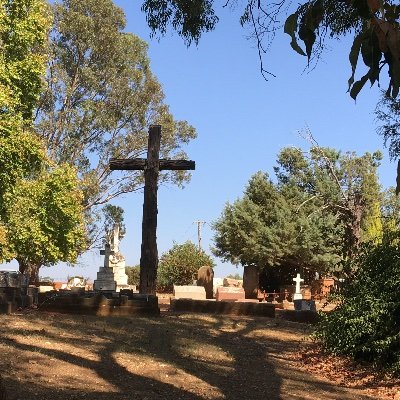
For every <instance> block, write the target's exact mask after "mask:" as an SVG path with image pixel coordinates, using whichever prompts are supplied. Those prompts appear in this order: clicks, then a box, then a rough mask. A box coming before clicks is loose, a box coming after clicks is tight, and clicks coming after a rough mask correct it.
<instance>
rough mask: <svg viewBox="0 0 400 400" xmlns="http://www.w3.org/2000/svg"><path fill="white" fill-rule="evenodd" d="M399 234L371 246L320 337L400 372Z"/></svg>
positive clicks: (332, 348)
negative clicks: (397, 236)
mask: <svg viewBox="0 0 400 400" xmlns="http://www.w3.org/2000/svg"><path fill="white" fill-rule="evenodd" d="M399 250H400V249H399V242H398V239H397V238H389V237H386V238H384V240H383V241H382V243H381V244H378V245H374V246H373V245H369V246H367V247H366V249H365V251H363V253H362V254H361V255H360V256H359V258H358V259H357V260H356V262H355V263H356V267H358V270H357V272H356V273H355V274H354V277H353V278H352V279H351V280H350V279H349V282H348V283H347V284H346V285H345V286H344V288H343V292H342V294H341V299H340V304H339V306H338V307H337V308H336V309H335V310H334V311H333V312H331V313H329V314H325V315H323V316H322V320H321V322H320V324H319V325H318V326H317V331H316V337H317V338H319V339H321V340H322V342H323V345H324V346H325V348H326V349H327V350H329V351H331V352H333V353H336V354H347V355H350V356H352V357H353V358H354V359H359V360H366V361H369V362H372V363H374V364H376V365H379V366H384V367H386V368H389V369H390V370H391V371H392V372H394V373H395V374H396V375H400V296H399V288H400V252H399Z"/></svg>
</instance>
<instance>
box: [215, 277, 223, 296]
mask: <svg viewBox="0 0 400 400" xmlns="http://www.w3.org/2000/svg"><path fill="white" fill-rule="evenodd" d="M219 286H224V280H223V279H222V278H214V279H213V295H214V297H215V295H216V293H217V289H218V287H219Z"/></svg>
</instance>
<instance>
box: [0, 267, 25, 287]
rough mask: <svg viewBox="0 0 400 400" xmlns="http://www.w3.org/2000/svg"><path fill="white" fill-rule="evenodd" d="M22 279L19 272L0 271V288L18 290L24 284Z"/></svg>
mask: <svg viewBox="0 0 400 400" xmlns="http://www.w3.org/2000/svg"><path fill="white" fill-rule="evenodd" d="M23 278H24V276H23V275H22V274H21V273H20V272H19V271H0V287H16V288H20V287H21V286H23V284H24V282H23V281H24V279H23Z"/></svg>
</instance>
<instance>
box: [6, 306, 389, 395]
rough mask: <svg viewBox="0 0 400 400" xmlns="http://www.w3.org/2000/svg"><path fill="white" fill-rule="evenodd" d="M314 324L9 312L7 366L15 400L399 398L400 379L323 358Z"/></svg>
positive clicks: (190, 316) (207, 317)
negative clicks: (315, 341) (316, 344)
mask: <svg viewBox="0 0 400 400" xmlns="http://www.w3.org/2000/svg"><path fill="white" fill-rule="evenodd" d="M309 333H310V328H309V327H308V326H307V325H304V324H297V323H291V322H288V321H283V320H276V319H271V318H249V317H231V316H229V317H227V316H216V315H213V316H211V315H204V314H202V315H194V314H184V315H178V316H177V315H168V314H167V315H164V316H163V317H161V318H160V317H157V318H148V317H147V318H141V317H124V318H119V317H113V318H107V317H103V318H98V317H96V316H84V317H83V316H73V315H65V314H58V313H43V312H42V313H39V312H36V311H34V312H30V313H28V314H19V315H0V354H1V355H2V371H1V375H2V378H3V382H4V386H5V388H6V390H7V394H8V400H17V399H19V400H22V399H24V400H25V399H26V400H50V399H51V400H52V399H54V398H57V399H58V400H71V399H87V400H109V399H113V400H114V399H115V400H128V399H129V400H131V399H138V400H145V399H147V400H156V399H157V400H159V399H162V400H164V399H165V400H176V399H182V400H200V399H211V400H213V399H215V400H217V399H218V400H222V399H230V400H239V399H252V400H259V399H260V400H261V399H262V400H265V399H268V400H278V399H279V400H293V399H324V400H337V399H341V400H372V399H376V400H388V399H393V398H394V394H395V393H396V390H395V386H390V385H395V384H397V383H396V382H395V381H377V380H374V376H373V375H371V374H370V371H365V370H362V375H361V374H358V375H357V370H356V369H354V370H349V371H347V372H346V370H337V369H336V366H337V365H341V366H342V368H344V365H343V363H340V361H339V359H337V358H332V359H330V360H329V363H325V364H324V363H323V362H321V361H319V360H318V359H317V358H316V354H315V352H314V350H313V349H314V348H313V346H314V344H313V343H312V342H310V341H308V340H304V339H305V335H308V334H309ZM308 354H310V355H312V363H309V364H307V362H306V361H307V360H304V359H303V358H302V355H308ZM313 367H314V369H313ZM315 367H318V369H316V368H315ZM347 367H349V364H347ZM327 371H329V373H330V375H325V374H326V373H327ZM367 372H368V374H367ZM341 376H345V377H346V380H343V379H342V380H341V381H340V384H338V383H337V382H338V379H339V377H341ZM345 384H346V385H347V386H355V387H354V388H351V387H346V386H345ZM390 396H392V397H390Z"/></svg>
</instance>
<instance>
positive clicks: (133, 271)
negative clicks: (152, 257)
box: [125, 265, 140, 286]
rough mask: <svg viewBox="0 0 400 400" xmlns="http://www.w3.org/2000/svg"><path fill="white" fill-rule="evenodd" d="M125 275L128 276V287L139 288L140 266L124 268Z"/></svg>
mask: <svg viewBox="0 0 400 400" xmlns="http://www.w3.org/2000/svg"><path fill="white" fill-rule="evenodd" d="M125 273H126V274H127V275H128V285H136V286H139V282H140V265H135V266H134V267H128V266H127V267H125Z"/></svg>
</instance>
